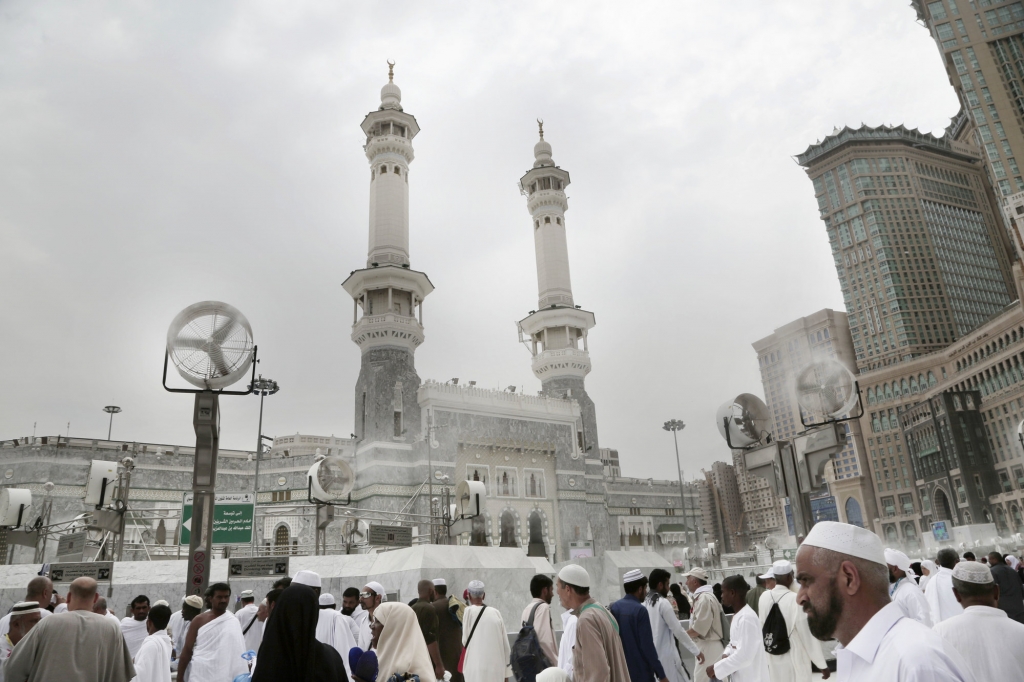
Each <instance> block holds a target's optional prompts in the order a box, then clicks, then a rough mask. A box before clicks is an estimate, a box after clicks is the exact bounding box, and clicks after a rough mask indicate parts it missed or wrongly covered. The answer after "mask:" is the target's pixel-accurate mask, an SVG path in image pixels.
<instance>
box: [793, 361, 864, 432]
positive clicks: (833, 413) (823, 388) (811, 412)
mask: <svg viewBox="0 0 1024 682" xmlns="http://www.w3.org/2000/svg"><path fill="white" fill-rule="evenodd" d="M795 390H796V400H797V403H798V404H799V405H800V422H801V423H802V424H803V426H804V428H810V427H813V426H821V425H823V424H830V423H835V422H844V421H850V420H851V419H860V417H862V416H863V415H864V405H863V404H862V403H861V401H860V387H859V385H858V384H857V380H856V379H855V378H854V376H853V372H851V371H850V370H849V369H847V368H846V367H845V366H844V365H843V364H841V363H840V362H838V361H836V360H818V361H816V362H812V363H811V364H809V365H807V366H806V367H804V368H803V369H802V370H800V373H799V374H797V376H796V383H795ZM858 405H860V414H856V415H852V414H851V413H852V412H853V409H854V408H855V407H856V406H858ZM805 416H807V417H810V419H811V421H807V419H805Z"/></svg>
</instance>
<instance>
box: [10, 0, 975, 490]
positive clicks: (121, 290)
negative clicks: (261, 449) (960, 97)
mask: <svg viewBox="0 0 1024 682" xmlns="http://www.w3.org/2000/svg"><path fill="white" fill-rule="evenodd" d="M388 58H390V59H393V60H396V61H397V62H398V66H397V69H396V82H397V83H398V84H399V85H400V86H401V87H402V90H403V104H404V105H405V107H406V110H407V111H409V112H410V113H412V114H414V115H415V116H416V117H417V120H418V121H419V123H420V125H421V127H422V133H421V134H420V136H419V137H418V138H417V139H416V142H415V147H416V154H417V159H416V161H415V162H414V163H413V164H412V167H411V175H410V183H411V185H410V186H411V248H412V264H413V267H415V268H417V269H422V270H424V271H426V272H427V273H428V274H429V275H430V277H431V279H432V280H433V282H434V284H435V285H436V286H437V290H436V291H435V293H434V294H433V295H432V296H431V297H430V298H429V299H428V300H427V302H426V305H425V309H424V312H425V320H424V321H425V325H426V333H427V341H426V343H425V344H424V345H423V346H422V347H421V348H420V350H419V351H418V353H417V366H418V369H419V372H420V375H421V376H422V377H424V378H435V379H441V380H444V379H448V378H450V377H453V376H458V377H460V378H463V379H475V380H476V381H477V382H478V383H479V384H480V385H482V386H487V387H504V386H507V385H509V384H516V385H519V386H523V387H525V389H526V390H527V391H530V392H532V391H536V390H537V389H539V382H537V380H536V379H535V378H534V377H533V376H532V373H531V372H530V363H529V356H528V354H527V352H526V351H525V350H523V349H522V348H519V347H517V343H516V339H517V336H516V329H515V325H514V321H515V320H517V319H520V318H521V317H523V316H524V315H525V313H526V312H527V311H529V310H531V309H533V308H534V307H535V306H536V297H537V292H536V271H535V266H534V260H533V243H532V233H531V230H530V221H529V218H528V215H527V212H526V208H525V201H524V199H523V198H522V197H521V196H519V194H518V190H517V189H516V181H517V180H518V178H519V177H520V176H521V175H522V174H523V172H525V171H526V170H527V169H528V168H529V167H530V165H531V163H532V160H533V159H532V147H533V144H534V142H535V140H536V124H535V123H534V119H536V118H537V117H543V118H544V119H545V128H546V131H547V138H548V140H549V141H550V142H551V143H552V145H553V148H554V158H555V160H556V162H557V163H558V164H559V165H561V166H562V167H563V168H566V169H567V170H569V172H570V173H571V174H572V181H573V182H572V185H571V186H570V188H569V197H570V211H569V214H568V229H569V248H570V258H571V265H572V275H573V285H574V292H575V294H576V299H577V303H580V304H581V305H583V307H585V308H588V309H590V310H593V311H594V312H595V313H596V315H597V320H598V326H597V327H596V328H595V329H594V330H593V332H592V333H591V345H590V347H591V354H592V359H593V364H594V370H593V372H592V374H591V375H590V377H589V378H588V387H589V389H590V391H591V394H592V395H593V397H594V399H595V401H596V402H597V407H598V416H599V424H600V429H601V430H600V439H601V444H602V445H603V446H605V447H617V448H619V449H620V452H621V456H622V458H623V470H624V473H625V474H626V475H635V476H659V477H670V476H673V463H672V461H673V460H672V449H671V442H670V437H669V436H668V434H666V433H665V432H663V431H662V430H661V428H660V425H661V423H662V422H663V421H665V420H666V419H669V418H681V419H683V420H685V421H686V422H687V424H688V428H687V430H686V431H684V432H683V433H682V434H681V447H682V448H683V451H684V453H685V454H684V468H686V469H688V470H689V471H690V472H695V471H696V469H697V468H699V467H700V466H706V465H708V464H709V463H710V462H711V461H713V460H714V459H728V451H727V450H726V448H725V445H724V443H723V442H722V441H721V440H720V439H719V437H718V435H717V432H716V431H715V427H714V425H713V414H714V410H715V408H716V406H717V405H718V404H719V403H721V402H722V401H724V400H726V399H728V398H730V397H731V396H732V395H735V394H736V393H739V392H746V391H749V392H758V393H759V392H760V388H761V387H760V378H759V375H758V373H757V363H756V358H755V356H754V353H753V351H752V350H751V348H750V343H751V342H752V341H754V340H756V339H758V338H761V337H763V336H765V335H767V334H769V333H770V332H771V331H772V329H773V328H775V327H777V326H780V325H781V324H783V323H785V322H788V321H790V320H792V319H794V318H796V317H799V316H801V315H805V314H808V313H810V312H813V311H815V310H818V309H820V308H823V307H833V308H838V309H841V308H842V298H841V295H840V292H839V288H838V286H837V283H836V281H835V273H834V270H833V267H832V263H831V258H830V255H829V249H828V244H827V241H826V239H825V234H824V230H823V229H822V227H821V224H820V222H819V221H818V219H817V215H816V210H815V204H814V201H813V197H812V194H811V188H810V183H809V182H808V181H807V179H806V177H805V176H804V174H803V172H802V170H801V169H800V168H799V167H797V166H796V164H795V163H794V162H793V161H792V159H791V155H793V154H795V153H797V152H800V151H802V150H803V149H804V148H805V147H806V146H807V144H808V143H811V142H813V141H814V140H815V139H818V138H821V137H823V136H824V135H825V134H827V133H829V132H830V131H831V130H832V127H833V126H834V125H838V126H842V125H844V124H850V125H858V124H859V123H860V122H861V121H863V122H865V123H869V124H873V125H877V124H879V123H886V122H892V123H897V122H905V123H907V124H908V125H910V126H919V127H920V128H921V129H922V130H932V131H935V132H939V131H941V129H942V127H943V126H944V125H945V124H946V122H947V120H948V117H949V116H951V115H953V114H954V113H955V112H956V109H957V103H956V98H955V96H954V94H953V91H952V89H951V88H949V87H948V83H947V81H946V77H945V74H944V72H943V70H942V66H941V62H940V59H939V57H938V55H937V54H936V51H935V47H934V44H933V43H932V41H931V39H930V38H929V36H928V34H927V32H926V31H925V30H924V29H923V28H921V27H920V26H919V25H917V24H916V23H915V21H914V15H913V12H912V10H910V9H909V8H908V7H905V6H901V5H899V4H893V3H891V2H888V1H887V0H871V1H868V2H849V3H841V2H832V3H820V2H813V1H810V0H808V1H807V2H789V3H764V2H755V1H753V0H747V1H740V2H733V3H728V4H727V5H723V4H721V3H678V2H675V3H671V2H666V3H635V4H632V5H628V6H627V5H622V4H621V3H561V4H558V3H525V4H524V3H516V4H497V3H412V2H396V3H390V4H388V5H380V4H376V3H358V4H357V3H323V2H321V3H316V2H295V3H269V2H266V3H251V2H245V3H221V4H211V3H173V4H166V3H133V4H124V3H110V4H107V5H103V4H94V3H63V4H46V5H40V4H39V3H30V2H26V1H22V2H8V3H5V4H4V5H2V6H0V120H3V125H2V126H0V158H2V159H3V163H2V164H0V243H2V245H3V255H4V258H3V264H2V266H0V310H2V311H3V318H4V322H5V324H4V333H3V334H2V335H0V338H2V340H3V344H2V351H3V354H2V357H3V358H4V364H5V368H4V373H3V374H4V379H5V382H4V388H5V390H4V392H3V395H2V398H0V401H2V402H0V437H3V438H10V437H17V436H22V435H27V434H28V433H31V429H32V423H33V422H36V421H38V424H39V426H38V430H39V433H40V434H55V433H57V432H61V433H63V432H64V430H65V424H66V422H68V421H70V422H71V433H72V434H73V435H77V436H82V437H100V436H103V435H104V434H105V427H106V415H105V414H103V413H102V412H101V408H102V406H103V405H106V404H111V403H115V404H119V405H121V406H122V407H123V408H124V413H123V414H121V415H119V416H118V417H116V419H115V427H114V435H115V437H121V438H128V439H139V440H145V441H150V442H166V443H188V442H190V441H191V440H192V438H193V435H192V433H191V419H190V417H191V405H190V403H189V400H188V398H187V397H183V396H179V395H171V394H167V393H165V392H164V391H163V389H162V388H161V387H160V383H159V382H160V370H161V363H162V353H163V351H162V344H163V336H164V334H165V332H166V328H167V325H168V324H169V322H170V320H171V318H172V317H173V316H174V314H175V313H177V312H178V310H180V309H181V308H183V307H185V306H186V305H188V304H190V303H193V302H195V301H198V300H204V299H221V300H225V301H228V302H230V303H232V304H233V305H235V306H237V307H238V308H240V309H241V310H242V311H243V312H245V313H246V315H247V316H248V317H249V319H250V321H251V323H252V325H253V328H254V330H255V334H256V337H257V342H258V343H259V346H260V351H261V357H262V358H263V362H262V364H261V367H260V369H261V371H263V372H264V373H265V374H266V375H268V376H272V377H273V378H275V379H277V380H278V381H279V382H280V383H281V385H282V386H283V389H282V392H281V393H280V394H278V395H276V396H274V397H273V398H270V399H268V403H267V409H266V415H265V420H264V422H265V427H266V432H267V433H271V434H282V433H286V432H294V431H296V430H299V431H302V432H305V433H322V434H330V433H335V434H338V435H347V434H348V433H349V432H350V431H351V430H352V419H353V417H352V413H353V395H352V391H353V386H354V384H355V378H356V374H357V372H358V366H359V355H358V351H357V349H356V347H355V345H354V344H353V343H352V342H351V341H350V340H349V338H348V335H349V330H348V325H349V323H350V319H351V305H352V304H351V300H350V299H348V297H347V296H346V295H345V294H344V291H343V290H342V289H341V287H340V283H341V281H342V280H343V279H344V278H345V277H346V276H347V274H348V272H349V271H350V270H352V269H355V268H357V267H361V266H362V265H363V263H364V262H365V254H366V241H367V237H366V226H367V205H368V199H367V196H368V182H369V173H368V169H367V165H366V160H365V157H364V156H363V154H362V150H361V144H362V134H361V132H360V130H359V127H358V124H359V122H360V121H361V120H362V117H363V116H364V115H365V113H366V112H368V111H370V110H371V109H374V108H376V105H377V103H378V102H379V95H378V93H379V89H380V87H381V86H382V85H383V84H384V82H385V81H386V66H385V64H384V61H385V59H388ZM257 407H258V406H257V401H256V399H255V398H252V397H242V398H231V399H225V400H224V401H223V409H224V418H223V435H222V445H223V446H224V447H235V448H252V447H254V444H255V440H256V438H255V431H256V418H257Z"/></svg>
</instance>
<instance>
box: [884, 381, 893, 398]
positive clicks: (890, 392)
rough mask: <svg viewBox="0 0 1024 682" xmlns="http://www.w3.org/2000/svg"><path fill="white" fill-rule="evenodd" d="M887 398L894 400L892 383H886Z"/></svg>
mask: <svg viewBox="0 0 1024 682" xmlns="http://www.w3.org/2000/svg"><path fill="white" fill-rule="evenodd" d="M885 399H886V400H892V386H891V385H890V384H886V385H885Z"/></svg>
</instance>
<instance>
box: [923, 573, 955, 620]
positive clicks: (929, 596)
mask: <svg viewBox="0 0 1024 682" xmlns="http://www.w3.org/2000/svg"><path fill="white" fill-rule="evenodd" d="M924 596H925V599H926V600H927V601H928V610H929V612H930V613H931V616H932V625H936V624H938V623H941V622H942V621H944V620H946V619H947V618H952V617H953V616H959V615H960V614H961V613H963V612H964V607H962V606H960V602H958V601H957V600H956V595H954V594H953V571H952V570H951V569H949V568H943V567H942V566H939V570H938V571H936V572H935V575H933V576H932V579H931V580H929V581H928V587H926V588H925V590H924Z"/></svg>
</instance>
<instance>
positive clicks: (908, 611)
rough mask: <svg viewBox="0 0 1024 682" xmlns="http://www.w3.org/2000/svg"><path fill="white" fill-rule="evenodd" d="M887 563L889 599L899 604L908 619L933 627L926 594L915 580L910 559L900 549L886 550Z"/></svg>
mask: <svg viewBox="0 0 1024 682" xmlns="http://www.w3.org/2000/svg"><path fill="white" fill-rule="evenodd" d="M885 563H886V564H887V565H888V568H889V582H890V583H891V584H890V585H889V598H890V599H892V600H893V601H894V602H896V603H897V604H899V607H900V608H901V609H903V613H904V614H905V615H906V616H907V617H908V618H913V619H914V620H916V621H917V622H918V623H921V624H922V625H924V626H926V627H931V626H932V616H931V611H930V610H929V609H928V602H927V600H926V599H925V598H924V592H922V591H921V588H920V587H918V586H917V581H915V580H914V576H915V574H914V570H913V569H912V568H910V557H908V556H907V555H906V554H904V553H903V552H901V551H899V550H898V549H886V550H885Z"/></svg>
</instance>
